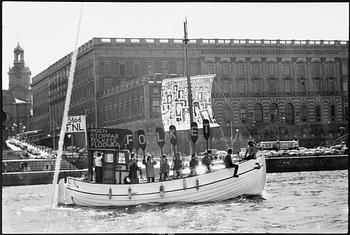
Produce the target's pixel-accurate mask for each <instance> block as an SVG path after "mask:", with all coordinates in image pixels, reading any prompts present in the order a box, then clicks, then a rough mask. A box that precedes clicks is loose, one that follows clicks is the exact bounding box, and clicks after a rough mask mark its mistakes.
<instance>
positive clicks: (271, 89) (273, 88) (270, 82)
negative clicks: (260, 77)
mask: <svg viewBox="0 0 350 235" xmlns="http://www.w3.org/2000/svg"><path fill="white" fill-rule="evenodd" d="M276 83H277V82H276V79H274V78H271V79H269V80H268V89H269V93H270V94H276V89H277V86H276Z"/></svg>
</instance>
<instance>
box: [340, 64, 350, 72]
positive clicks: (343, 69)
mask: <svg viewBox="0 0 350 235" xmlns="http://www.w3.org/2000/svg"><path fill="white" fill-rule="evenodd" d="M348 66H349V65H348V61H343V62H342V63H341V71H342V74H343V75H347V74H348Z"/></svg>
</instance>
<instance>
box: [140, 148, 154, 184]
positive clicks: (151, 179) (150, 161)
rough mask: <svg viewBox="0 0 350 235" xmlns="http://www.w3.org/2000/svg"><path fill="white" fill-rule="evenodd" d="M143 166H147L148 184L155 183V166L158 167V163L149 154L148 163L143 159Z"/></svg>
mask: <svg viewBox="0 0 350 235" xmlns="http://www.w3.org/2000/svg"><path fill="white" fill-rule="evenodd" d="M142 164H143V165H145V166H146V177H147V182H148V183H150V182H154V175H155V174H154V165H156V164H157V162H156V161H154V160H153V157H152V156H151V154H147V162H146V160H145V159H143V160H142Z"/></svg>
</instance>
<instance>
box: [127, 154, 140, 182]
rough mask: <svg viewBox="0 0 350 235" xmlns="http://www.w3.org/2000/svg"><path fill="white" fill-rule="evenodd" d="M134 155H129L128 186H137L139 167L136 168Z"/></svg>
mask: <svg viewBox="0 0 350 235" xmlns="http://www.w3.org/2000/svg"><path fill="white" fill-rule="evenodd" d="M134 155H135V154H133V153H131V163H130V165H129V179H130V184H138V183H139V178H138V177H137V171H139V170H140V169H139V167H138V166H137V162H136V158H135V156H134Z"/></svg>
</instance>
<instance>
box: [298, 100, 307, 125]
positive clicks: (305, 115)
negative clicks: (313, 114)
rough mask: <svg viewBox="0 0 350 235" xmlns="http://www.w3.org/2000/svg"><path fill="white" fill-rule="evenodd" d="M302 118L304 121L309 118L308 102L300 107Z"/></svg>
mask: <svg viewBox="0 0 350 235" xmlns="http://www.w3.org/2000/svg"><path fill="white" fill-rule="evenodd" d="M300 119H301V121H302V122H306V121H307V120H308V110H307V106H306V104H303V105H301V107H300Z"/></svg>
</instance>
